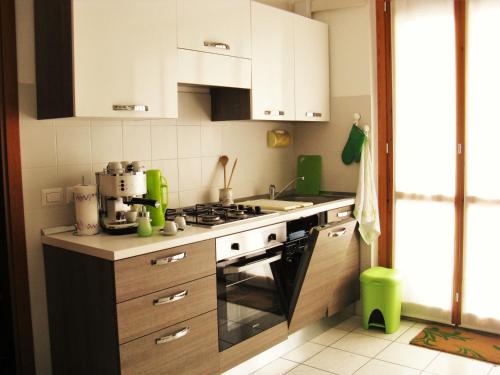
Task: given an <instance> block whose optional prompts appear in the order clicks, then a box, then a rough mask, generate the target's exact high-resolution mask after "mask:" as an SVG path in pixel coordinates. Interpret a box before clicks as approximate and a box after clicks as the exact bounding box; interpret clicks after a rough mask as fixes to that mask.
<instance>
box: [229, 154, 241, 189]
mask: <svg viewBox="0 0 500 375" xmlns="http://www.w3.org/2000/svg"><path fill="white" fill-rule="evenodd" d="M237 163H238V158H236V160H235V161H234V164H233V169H232V170H231V175H230V176H229V182H228V183H227V188H228V189H229V186H230V185H231V180H232V179H233V174H234V169H235V168H236V164H237Z"/></svg>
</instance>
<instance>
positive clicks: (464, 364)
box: [425, 353, 493, 375]
mask: <svg viewBox="0 0 500 375" xmlns="http://www.w3.org/2000/svg"><path fill="white" fill-rule="evenodd" d="M492 368H493V365H492V364H490V363H487V362H483V361H477V360H475V359H471V358H465V357H461V356H458V355H453V354H448V353H439V355H438V356H437V357H436V359H434V360H433V361H432V363H431V364H430V365H429V366H427V368H426V369H425V371H426V372H430V373H431V374H439V375H487V374H488V373H489V372H490V370H491V369H492Z"/></svg>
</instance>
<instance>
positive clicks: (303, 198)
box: [276, 193, 355, 204]
mask: <svg viewBox="0 0 500 375" xmlns="http://www.w3.org/2000/svg"><path fill="white" fill-rule="evenodd" d="M354 197H355V195H354V194H350V193H325V194H319V195H302V194H301V195H298V194H290V195H283V196H280V197H278V198H276V200H278V201H290V202H312V203H313V204H320V203H327V202H333V201H336V200H339V199H346V198H354Z"/></svg>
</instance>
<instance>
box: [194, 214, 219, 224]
mask: <svg viewBox="0 0 500 375" xmlns="http://www.w3.org/2000/svg"><path fill="white" fill-rule="evenodd" d="M199 217H200V218H201V221H203V222H204V223H217V222H218V221H220V216H218V215H216V214H206V215H200V216H199Z"/></svg>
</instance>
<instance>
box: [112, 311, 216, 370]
mask: <svg viewBox="0 0 500 375" xmlns="http://www.w3.org/2000/svg"><path fill="white" fill-rule="evenodd" d="M218 348H219V345H218V338H217V312H216V311H215V310H214V311H211V312H209V313H206V314H203V315H200V316H198V317H196V318H194V319H191V320H187V321H185V322H182V323H179V324H176V325H175V326H171V327H169V328H167V329H164V330H162V331H159V332H155V333H153V334H151V335H148V336H145V337H142V338H140V339H137V340H134V341H131V342H129V343H126V344H123V345H121V346H120V361H121V373H122V374H134V375H136V374H141V375H144V374H179V375H180V374H197V375H198V374H199V375H203V374H206V375H212V374H217V373H218V372H219V349H218Z"/></svg>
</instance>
